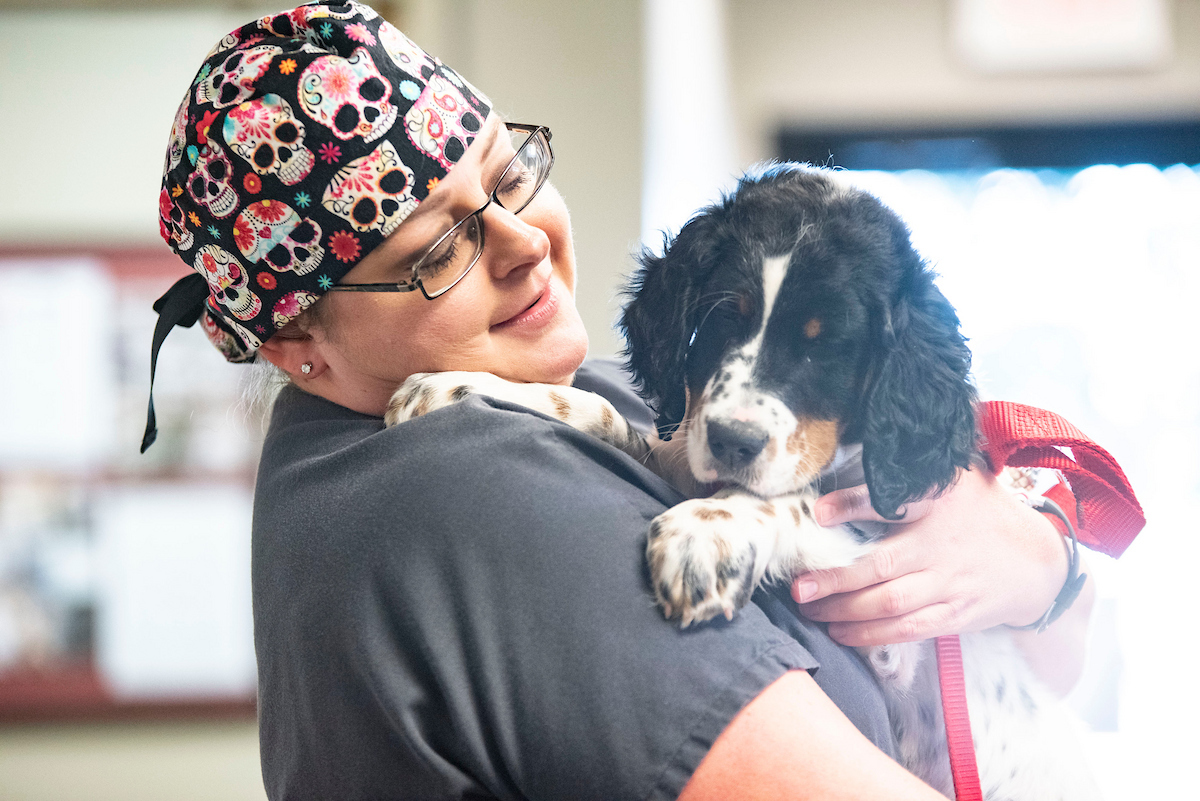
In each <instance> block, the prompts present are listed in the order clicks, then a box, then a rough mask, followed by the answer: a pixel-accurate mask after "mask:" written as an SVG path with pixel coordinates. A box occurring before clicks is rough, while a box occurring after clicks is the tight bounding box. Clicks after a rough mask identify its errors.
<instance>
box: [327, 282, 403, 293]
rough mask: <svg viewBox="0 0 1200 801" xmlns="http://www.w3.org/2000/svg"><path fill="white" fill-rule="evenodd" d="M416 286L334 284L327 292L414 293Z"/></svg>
mask: <svg viewBox="0 0 1200 801" xmlns="http://www.w3.org/2000/svg"><path fill="white" fill-rule="evenodd" d="M417 288H418V287H417V285H416V284H334V285H333V286H331V287H329V289H328V290H327V291H329V292H332V291H334V290H337V291H339V292H415V291H416V290H417Z"/></svg>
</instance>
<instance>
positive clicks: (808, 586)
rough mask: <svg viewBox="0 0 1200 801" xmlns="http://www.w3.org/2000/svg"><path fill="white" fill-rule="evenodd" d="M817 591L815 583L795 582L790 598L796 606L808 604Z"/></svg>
mask: <svg viewBox="0 0 1200 801" xmlns="http://www.w3.org/2000/svg"><path fill="white" fill-rule="evenodd" d="M817 589H818V588H817V582H815V581H797V582H796V583H795V584H793V585H792V597H793V598H795V599H796V603H798V604H804V603H808V602H809V601H811V600H812V599H813V598H815V597H816V595H817Z"/></svg>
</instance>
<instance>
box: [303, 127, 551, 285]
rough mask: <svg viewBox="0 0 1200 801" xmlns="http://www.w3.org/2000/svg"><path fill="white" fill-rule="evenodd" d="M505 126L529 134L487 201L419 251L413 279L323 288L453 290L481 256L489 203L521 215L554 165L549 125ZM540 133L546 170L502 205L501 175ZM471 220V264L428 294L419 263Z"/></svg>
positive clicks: (506, 172) (509, 167)
mask: <svg viewBox="0 0 1200 801" xmlns="http://www.w3.org/2000/svg"><path fill="white" fill-rule="evenodd" d="M504 127H505V128H506V129H508V130H509V131H528V132H529V136H527V137H526V138H525V141H524V142H522V143H521V146H520V147H518V148H517V152H516V153H514V154H513V157H512V159H510V160H509V162H508V164H506V165H505V167H504V171H503V172H501V173H500V177H499V178H498V179H497V180H496V183H495V184H494V185H493V186H492V191H491V192H490V193H489V194H488V200H487V203H484V204H483V205H482V206H480V207H479V208H477V209H475V211H473V212H471V213H470V214H468V215H467V216H465V217H463V218H462V219H461V220H459V221H458V222H456V223H455V224H454V225H453V226H451V227H450V230H448V231H446V233H444V234H442V235H441V236H440V237H438V239H437V241H436V242H434V243H433V244H432V245H430V246H429V247H428V248H427V249H426V250H425V252H424V253H422V254H421V258H420V259H418V260H417V263H416V264H414V265H413V267H412V280H411V281H397V282H395V283H382V284H334V285H333V286H331V287H329V289H328V290H326V291H328V292H332V291H334V290H338V291H344V292H413V291H416V290H417V289H420V290H421V294H422V295H424V296H425V299H426V300H434V299H436V298H440V297H441V296H442V295H444V294H446V293H447V292H449V291H450V290H451V289H454V287H456V286H458V282H459V281H461V280H463V279H464V278H466V277H467V273H469V272H471V270H472V269H473V268H474V267H475V265H476V264H477V263H478V262H479V257H480V256H482V255H483V248H484V245H485V241H484V226H483V212H484V211H485V210H486V209H487V207H488V206H490V205H492V203H495V204H496V205H497V206H499V207H500V208H502V209H504V210H505V211H508V212H511V213H512V214H520V213H521V212H522V211H524V210H525V209H526V208H527V207H528V206H529V204H530V203H532V202H533V199H534V198H535V197H537V194H538V192H540V191H542V186H544V185H545V183H546V180H547V179H548V178H549V177H550V170H551V168H553V167H554V148H552V147H551V146H550V140H551V138H552V136H553V135H552V134H551V133H550V129H549V128H547V127H546V126H545V125H527V124H525V123H520V122H506V123H504ZM541 132H545V134H546V151H547V152H548V153H549V154H550V163H549V164H547V165H546V169H545V172H543V173H542V176H541V178H539V179H538V183H537V185H536V186H535V187H534V188H533V191H532V192H531V193H530V194H529V197H528V199H526V201H525V202H524V203H522V204H521V206H520V208H516V209H508V208H506V207H505V205H504V204H503V203H501V202H500V198H498V197H496V192H498V191H499V190H500V186H501V184H503V183H504V177H505V176H506V175H508V171H509V170H511V169H512V166H513V165H514V164H516V163H517V159H518V158H520V156H521V152H522V151H524V150H525V148H526V147H528V146H529V143H530V142H532V141H533V139H534V137H535V136H537V135H538V134H539V133H541ZM472 219H474V220H476V221H477V224H478V226H479V249H478V250H477V251H476V253H475V258H473V259H471V263H470V264H469V265H467V269H465V270H463V271H462V274H461V275H459V276H458V277H457V278H455V279H454V280H453V281H451V282H450V284H448V285H447V286H444V287H442V288H441V289H439V290H438V291H436V292H434V293H433V294H430V293H429V292H428V291H427V290H426V289H425V284H424V283H422V282H421V279H420V278H419V277H418V276H417V273H418V272H419V271H420V269H421V265H423V264H424V263H425V261H426V260H427V259H428V258H429V257H430V256H431V255H432V254H433V253H434V252H435V251H437V249H438V248H439V247H441V246H442V243H443V242H445V241H446V240H448V239H450V237H452V236H455V235H457V234H458V231H459V229H460V228H462V227H463V226H464V225H465V224H466V223H467V222H468V221H469V220H472Z"/></svg>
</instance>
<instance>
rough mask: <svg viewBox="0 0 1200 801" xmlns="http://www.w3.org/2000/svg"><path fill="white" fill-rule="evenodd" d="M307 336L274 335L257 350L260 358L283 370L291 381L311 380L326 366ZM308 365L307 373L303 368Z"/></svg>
mask: <svg viewBox="0 0 1200 801" xmlns="http://www.w3.org/2000/svg"><path fill="white" fill-rule="evenodd" d="M317 350H318V349H317V348H316V347H315V343H314V342H313V338H312V337H311V336H309V335H308V334H299V335H287V334H284V333H283V332H279V333H277V334H275V336H273V337H271V338H270V339H268V340H267V341H266V342H264V343H262V345H260V346H259V348H258V355H259V357H260V358H263V359H266V360H267V361H269V362H270V363H271V364H273V365H275V366H276V367H278V368H279V369H280V370H283V371H284V372H285V373H287V374H288V375H289V376H291V378H292V380H293V381H303V380H312V379H314V378H316V377H317V376H318V375H320V374H321V373H323V372H324V371H325V369H326V367H327V366H328V365H327V364H326V363H325V360H324V359H322V358H321V356H320V354H319V353H318V352H317ZM305 365H308V372H305V370H304V366H305Z"/></svg>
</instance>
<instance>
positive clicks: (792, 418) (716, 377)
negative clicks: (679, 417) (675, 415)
mask: <svg viewBox="0 0 1200 801" xmlns="http://www.w3.org/2000/svg"><path fill="white" fill-rule="evenodd" d="M790 263H791V256H790V254H785V255H781V256H770V257H767V258H765V259H764V260H763V263H762V319H761V322H760V325H759V328H758V331H757V332H756V333H755V334H754V336H753V337H751V338H750V340H749V341H748V342H746V343H745V344H744V345H742V346H741V347H739V348H736V349H735V350H732V351H730V352H729V353H727V354H725V356H724V357H723V358H722V359H721V362H720V364H719V366H718V367H717V369H716V370H715V371H714V373H713V375H712V377H711V378H710V379H709V380H708V382H707V383H706V384H705V387H704V390H703V392H702V393H701V394H700V397H699V398H697V399H695V402H694V403H692V404H689V406H690V408H689V410H688V417H689V423H688V438H687V453H688V463H689V465H690V466H691V468H692V473H693V474H694V475H695V476H696V478H698V479H699V480H701V481H706V482H712V481H732V482H736V483H737V484H739V485H741V486H743V487H745V488H746V489H748V490H750V491H751V492H755V493H757V494H759V495H763V496H773V495H780V494H783V493H787V492H794V491H796V490H798V489H800V488H801V487H804V486H806V485H807V484H809V483H810V482H811V481H812V480H813V479H815V478H816V477H817V475H818V473H819V472H820V471H821V468H822V467H824V466H825V464H826V463H828V461H829V459H830V458H832V456H833V453H834V452H835V451H836V449H837V444H838V422H837V421H830V420H808V419H804V418H799V417H797V416H796V414H795V413H794V412H793V411H792V410H791V409H789V408H788V406H787V405H786V404H785V403H784V402H783V400H782V399H780V398H779V397H777V396H776V395H774V394H771V393H770V392H767V391H765V390H764V389H763V388H762V387H761V386H760V385H759V383H758V382H756V381H755V377H754V376H755V366H756V364H757V363H758V359H759V356H760V353H761V351H762V345H763V337H764V336H765V332H766V328H767V323H768V321H769V320H770V319H771V313H772V312H773V311H774V308H775V301H776V299H777V298H778V297H779V290H780V287H781V286H782V285H783V281H784V278H785V277H786V276H787V272H788V267H789V265H790ZM819 328H820V321H819V320H810V321H809V322H808V323H807V329H806V330H814V329H815V330H819Z"/></svg>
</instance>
